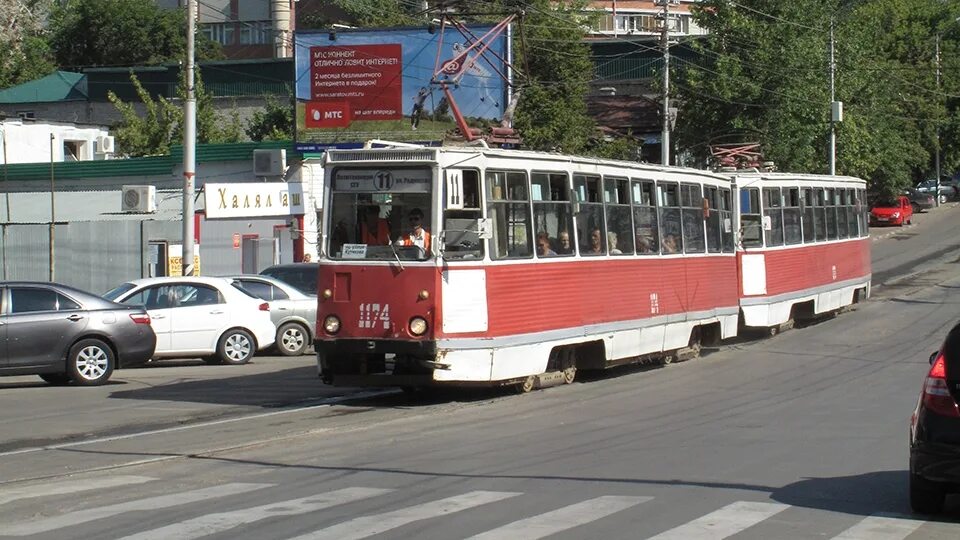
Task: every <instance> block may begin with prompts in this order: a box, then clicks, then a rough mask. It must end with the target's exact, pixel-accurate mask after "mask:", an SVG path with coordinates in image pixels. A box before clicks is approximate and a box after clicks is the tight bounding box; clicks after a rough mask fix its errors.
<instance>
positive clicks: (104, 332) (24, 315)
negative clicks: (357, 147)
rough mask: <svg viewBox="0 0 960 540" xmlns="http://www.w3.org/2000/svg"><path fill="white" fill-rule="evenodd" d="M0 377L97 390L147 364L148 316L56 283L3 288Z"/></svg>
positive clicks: (139, 309) (153, 340) (16, 284)
mask: <svg viewBox="0 0 960 540" xmlns="http://www.w3.org/2000/svg"><path fill="white" fill-rule="evenodd" d="M0 306H2V308H0V327H2V328H3V332H0V374H2V375H39V376H40V378H41V379H43V380H45V381H47V382H48V383H51V384H67V383H71V382H72V383H74V384H77V385H80V386H95V385H100V384H104V383H106V382H107V381H108V380H109V379H110V375H112V374H113V371H114V370H115V369H120V368H125V367H131V366H136V365H140V364H144V363H146V362H147V361H149V360H150V357H151V356H152V355H153V351H154V347H155V345H156V343H157V337H156V335H154V332H153V329H152V328H151V326H150V317H149V316H148V315H147V312H146V311H145V310H144V309H143V308H142V307H138V306H123V305H120V304H115V303H113V302H110V301H108V300H104V299H103V298H100V297H99V296H96V295H94V294H91V293H87V292H84V291H81V290H79V289H75V288H73V287H68V286H66V285H59V284H56V283H46V282H32V281H7V282H0Z"/></svg>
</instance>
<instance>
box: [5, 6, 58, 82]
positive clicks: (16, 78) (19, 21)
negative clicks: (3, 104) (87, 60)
mask: <svg viewBox="0 0 960 540" xmlns="http://www.w3.org/2000/svg"><path fill="white" fill-rule="evenodd" d="M51 2H52V0H20V1H18V2H0V21H3V24H2V26H0V51H5V53H4V54H3V55H2V56H0V89H2V88H7V87H9V86H14V85H17V84H21V83H24V82H28V81H32V80H34V79H39V78H40V77H44V76H46V75H48V74H50V73H51V72H53V71H54V70H56V65H55V64H54V63H53V52H52V51H51V49H50V46H49V45H48V44H47V42H46V31H45V29H44V24H43V23H44V19H45V17H46V14H47V12H48V10H49V7H50V4H51Z"/></svg>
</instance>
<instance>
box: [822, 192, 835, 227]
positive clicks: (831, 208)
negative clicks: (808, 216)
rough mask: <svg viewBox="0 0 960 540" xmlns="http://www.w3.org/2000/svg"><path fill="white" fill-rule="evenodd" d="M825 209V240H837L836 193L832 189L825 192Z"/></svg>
mask: <svg viewBox="0 0 960 540" xmlns="http://www.w3.org/2000/svg"><path fill="white" fill-rule="evenodd" d="M824 197H825V199H826V204H825V205H824V206H826V207H827V239H829V240H836V239H837V201H836V193H835V191H834V189H833V188H829V189H827V190H826V194H825V195H824Z"/></svg>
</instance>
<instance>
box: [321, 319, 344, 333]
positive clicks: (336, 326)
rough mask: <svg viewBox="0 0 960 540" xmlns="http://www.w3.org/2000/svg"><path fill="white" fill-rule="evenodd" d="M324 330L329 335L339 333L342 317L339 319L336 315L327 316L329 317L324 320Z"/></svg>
mask: <svg viewBox="0 0 960 540" xmlns="http://www.w3.org/2000/svg"><path fill="white" fill-rule="evenodd" d="M323 329H324V330H325V331H326V332H327V333H328V334H336V333H337V332H339V331H340V317H337V316H336V315H327V317H326V318H325V319H323Z"/></svg>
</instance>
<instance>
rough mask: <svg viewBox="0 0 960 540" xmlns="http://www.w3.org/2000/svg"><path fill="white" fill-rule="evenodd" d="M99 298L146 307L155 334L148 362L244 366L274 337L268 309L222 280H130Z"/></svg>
mask: <svg viewBox="0 0 960 540" xmlns="http://www.w3.org/2000/svg"><path fill="white" fill-rule="evenodd" d="M103 296H104V298H107V299H109V300H113V301H114V302H119V303H121V304H127V305H138V306H143V307H145V308H146V309H147V313H149V314H150V319H151V321H150V322H151V325H152V326H153V331H154V333H156V334H157V348H156V350H155V352H154V358H189V357H196V356H200V357H203V358H204V360H206V361H208V362H210V363H214V362H216V363H224V364H245V363H247V362H248V361H249V360H250V358H252V357H253V355H254V353H256V352H257V351H258V350H263V349H266V348H267V347H269V346H271V345H273V343H274V340H275V339H276V338H275V335H276V327H275V326H274V324H273V322H272V321H271V320H270V305H269V304H268V303H267V302H264V301H263V300H260V299H259V298H255V297H253V296H251V295H249V294H248V293H246V292H244V291H242V290H240V289H238V288H236V287H234V286H233V285H231V283H230V281H229V280H227V279H223V278H213V277H158V278H145V279H136V280H133V281H129V282H127V283H124V284H123V285H120V286H119V287H117V288H115V289H113V290H112V291H110V292H108V293H106V294H104V295H103Z"/></svg>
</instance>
